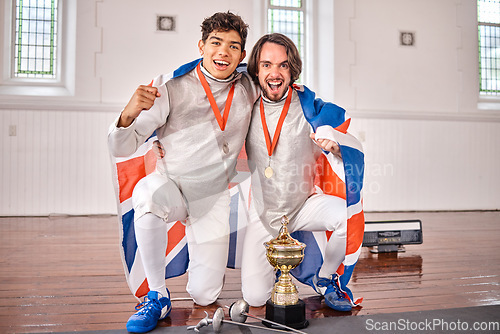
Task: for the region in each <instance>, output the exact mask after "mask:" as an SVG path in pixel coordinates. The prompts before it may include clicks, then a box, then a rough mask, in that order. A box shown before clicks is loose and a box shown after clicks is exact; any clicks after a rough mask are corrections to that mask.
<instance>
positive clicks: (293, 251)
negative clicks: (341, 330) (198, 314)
mask: <svg viewBox="0 0 500 334" xmlns="http://www.w3.org/2000/svg"><path fill="white" fill-rule="evenodd" d="M288 222H289V220H288V217H287V216H283V218H282V219H281V225H282V226H281V229H280V231H279V234H278V236H277V237H276V238H274V239H272V240H270V241H269V242H266V243H264V246H265V247H266V257H267V260H268V261H269V263H270V264H271V265H272V266H273V267H274V268H275V269H279V270H280V271H281V275H280V277H279V280H278V282H276V284H274V287H273V290H272V293H271V299H269V300H268V301H267V303H266V318H267V319H269V320H273V321H276V322H278V323H281V324H284V325H288V326H290V327H293V328H304V327H306V326H307V325H308V322H307V320H305V304H304V302H303V301H302V300H300V299H299V292H298V290H297V287H296V286H295V284H293V282H292V278H291V276H290V270H292V269H293V268H295V267H297V266H298V265H299V264H300V263H301V262H302V260H303V259H304V248H306V245H305V244H304V243H302V242H299V241H297V240H295V239H293V238H292V237H291V236H290V234H289V233H288V228H287V225H288ZM266 326H268V325H267V324H266ZM270 327H272V326H270Z"/></svg>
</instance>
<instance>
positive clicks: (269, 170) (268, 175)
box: [264, 166, 274, 179]
mask: <svg viewBox="0 0 500 334" xmlns="http://www.w3.org/2000/svg"><path fill="white" fill-rule="evenodd" d="M273 174H274V171H273V169H272V168H271V166H267V167H266V169H264V176H265V177H266V178H268V179H270V178H271V177H272V176H273Z"/></svg>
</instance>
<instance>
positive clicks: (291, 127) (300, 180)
mask: <svg viewBox="0 0 500 334" xmlns="http://www.w3.org/2000/svg"><path fill="white" fill-rule="evenodd" d="M289 94H290V93H289ZM291 94H292V99H291V104H290V108H289V111H288V114H287V115H286V118H285V119H284V122H283V126H282V129H281V133H280V134H279V139H278V142H277V145H276V147H275V149H274V152H273V153H272V155H271V157H269V155H268V150H267V146H266V141H265V137H264V131H263V125H262V121H261V115H260V107H259V106H260V103H259V101H258V102H257V103H256V104H255V106H254V109H253V112H252V121H251V124H250V128H249V132H248V136H247V141H246V150H247V155H248V162H249V167H250V170H251V172H252V207H251V209H250V222H249V225H248V228H247V231H246V234H245V241H244V246H243V247H244V248H243V259H242V269H241V270H242V273H241V275H242V292H243V297H244V299H245V300H246V301H247V302H248V303H249V304H250V305H252V306H260V305H263V304H265V302H266V301H267V299H269V297H270V295H271V290H272V287H273V284H274V280H275V276H274V271H273V268H272V267H271V266H270V265H269V263H268V261H267V259H266V256H265V247H264V246H263V243H264V242H267V241H269V240H271V239H272V238H273V237H275V236H277V235H278V232H279V229H280V227H281V218H282V217H283V215H287V216H288V218H289V220H290V223H289V225H288V230H289V232H290V233H292V232H294V231H333V235H332V237H331V238H330V241H329V242H328V245H327V250H326V253H325V254H326V256H325V261H324V264H323V267H322V270H324V271H325V272H326V273H327V274H329V275H331V274H333V273H334V272H335V271H336V270H337V268H338V266H339V265H340V264H341V263H342V261H343V259H344V257H345V245H346V244H345V240H346V230H347V216H346V204H345V201H344V200H342V199H339V198H337V197H334V196H330V195H325V194H316V193H315V192H316V189H315V186H314V178H315V173H316V171H315V166H316V160H317V159H318V158H319V156H320V155H321V154H323V153H322V151H321V149H320V148H319V147H318V146H317V145H316V144H315V143H314V142H313V141H312V140H311V139H310V137H309V135H310V133H311V132H312V129H311V126H310V124H309V122H308V121H307V120H306V118H305V116H304V113H303V111H302V106H301V103H300V100H299V97H298V95H297V92H296V91H295V90H292V91H291ZM284 104H285V97H283V99H282V100H280V101H278V102H273V101H269V100H266V99H265V98H264V100H263V106H264V110H265V118H266V123H267V128H268V130H269V135H270V137H271V138H274V136H276V135H277V134H276V133H274V132H275V129H276V125H277V123H278V119H279V117H280V114H281V111H282V109H283V106H284ZM269 166H270V167H271V168H272V169H273V171H274V173H273V175H272V176H271V177H270V178H267V177H265V176H264V170H265V169H266V168H267V167H269Z"/></svg>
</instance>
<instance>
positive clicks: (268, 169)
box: [260, 86, 292, 179]
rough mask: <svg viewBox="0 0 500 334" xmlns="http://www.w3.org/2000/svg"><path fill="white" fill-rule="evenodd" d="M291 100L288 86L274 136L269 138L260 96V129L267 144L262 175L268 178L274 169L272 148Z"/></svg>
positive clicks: (276, 141) (290, 88) (290, 89)
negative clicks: (265, 163)
mask: <svg viewBox="0 0 500 334" xmlns="http://www.w3.org/2000/svg"><path fill="white" fill-rule="evenodd" d="M291 102H292V87H291V86H290V87H288V96H287V97H286V101H285V105H284V106H283V109H282V110H281V115H280V118H279V120H278V124H277V125H276V130H275V131H274V137H273V138H272V139H271V136H270V135H269V130H268V129H267V123H266V113H265V112H264V103H263V102H262V98H261V99H260V120H261V122H262V130H263V131H264V138H265V140H266V146H267V154H268V155H269V165H268V166H267V167H266V169H264V176H265V177H266V178H268V179H270V178H271V177H272V176H273V175H274V171H273V169H272V168H271V156H272V155H273V152H274V148H275V147H276V144H277V143H278V138H279V136H280V133H281V127H282V126H283V122H284V121H285V117H286V114H287V113H288V109H289V108H290V103H291Z"/></svg>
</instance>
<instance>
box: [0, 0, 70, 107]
mask: <svg viewBox="0 0 500 334" xmlns="http://www.w3.org/2000/svg"><path fill="white" fill-rule="evenodd" d="M76 2H77V0H64V1H61V0H6V1H3V6H2V7H3V8H2V10H0V13H1V14H0V16H1V17H2V19H3V20H0V22H1V24H0V30H2V33H3V36H4V39H3V41H4V44H3V49H1V50H0V52H1V53H3V55H2V56H3V57H0V58H2V59H3V62H2V63H1V65H0V97H2V96H6V97H5V98H8V97H7V96H9V95H32V96H44V97H47V100H49V97H56V96H71V95H74V94H75V73H76V68H75V60H76V7H77V6H76ZM2 98H3V97H2ZM11 100H12V99H11ZM19 101H22V100H19ZM19 103H21V102H19Z"/></svg>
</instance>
